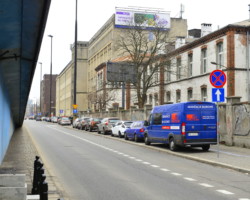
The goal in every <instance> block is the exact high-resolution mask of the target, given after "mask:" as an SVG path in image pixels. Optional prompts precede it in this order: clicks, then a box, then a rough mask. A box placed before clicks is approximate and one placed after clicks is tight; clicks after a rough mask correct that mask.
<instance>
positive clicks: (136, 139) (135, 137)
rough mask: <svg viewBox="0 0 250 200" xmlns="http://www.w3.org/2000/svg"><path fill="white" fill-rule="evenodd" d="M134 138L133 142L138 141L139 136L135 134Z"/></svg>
mask: <svg viewBox="0 0 250 200" xmlns="http://www.w3.org/2000/svg"><path fill="white" fill-rule="evenodd" d="M134 140H135V142H139V138H138V137H137V135H136V134H135V135H134Z"/></svg>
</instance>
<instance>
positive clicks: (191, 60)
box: [188, 53, 193, 77]
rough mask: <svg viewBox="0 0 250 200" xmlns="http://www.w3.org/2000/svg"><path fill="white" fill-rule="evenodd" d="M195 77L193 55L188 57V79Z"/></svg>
mask: <svg viewBox="0 0 250 200" xmlns="http://www.w3.org/2000/svg"><path fill="white" fill-rule="evenodd" d="M192 75H193V54H192V53H191V54H189V55H188V77H190V76H192Z"/></svg>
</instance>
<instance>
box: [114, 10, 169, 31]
mask: <svg viewBox="0 0 250 200" xmlns="http://www.w3.org/2000/svg"><path fill="white" fill-rule="evenodd" d="M134 26H140V27H143V28H146V29H152V28H162V29H165V30H167V29H170V14H169V13H167V12H161V13H160V12H153V11H151V12H150V11H149V12H142V11H135V10H125V9H116V12H115V27H117V28H129V27H134Z"/></svg>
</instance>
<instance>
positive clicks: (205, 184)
mask: <svg viewBox="0 0 250 200" xmlns="http://www.w3.org/2000/svg"><path fill="white" fill-rule="evenodd" d="M200 185H201V186H204V187H210V188H211V187H214V186H212V185H209V184H207V183H200Z"/></svg>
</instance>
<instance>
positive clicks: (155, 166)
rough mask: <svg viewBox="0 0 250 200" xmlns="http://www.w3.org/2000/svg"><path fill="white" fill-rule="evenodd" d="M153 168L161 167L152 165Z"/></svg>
mask: <svg viewBox="0 0 250 200" xmlns="http://www.w3.org/2000/svg"><path fill="white" fill-rule="evenodd" d="M151 167H154V168H158V167H159V166H158V165H151Z"/></svg>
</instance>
